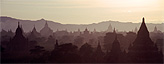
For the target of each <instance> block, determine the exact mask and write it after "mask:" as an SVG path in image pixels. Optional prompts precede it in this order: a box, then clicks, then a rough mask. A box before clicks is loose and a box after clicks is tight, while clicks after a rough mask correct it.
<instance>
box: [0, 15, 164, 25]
mask: <svg viewBox="0 0 164 64" xmlns="http://www.w3.org/2000/svg"><path fill="white" fill-rule="evenodd" d="M0 17H9V18H13V19H17V20H29V19H22V18H16V17H11V16H0ZM142 18H143V17H142ZM41 19H44V18H40V19H38V20H41ZM0 20H1V19H0ZM44 20H46V21H52V22H55V21H54V20H47V19H44ZM29 21H37V20H36V19H35V20H34V19H30V20H29ZM109 21H112V22H121V23H142V21H141V22H128V21H124V22H123V21H118V20H102V21H99V22H95V23H86V24H85V23H84V24H76V23H75V24H73V25H90V24H99V23H102V22H109ZM56 23H60V24H65V25H67V24H72V23H61V22H56ZM145 23H149V24H164V22H162V23H150V22H145Z"/></svg>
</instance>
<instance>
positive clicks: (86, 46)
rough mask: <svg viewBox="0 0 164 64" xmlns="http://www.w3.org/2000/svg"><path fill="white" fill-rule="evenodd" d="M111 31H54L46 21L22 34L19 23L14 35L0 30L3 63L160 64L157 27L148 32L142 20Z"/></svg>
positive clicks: (161, 60) (161, 41)
mask: <svg viewBox="0 0 164 64" xmlns="http://www.w3.org/2000/svg"><path fill="white" fill-rule="evenodd" d="M111 30H112V26H111V24H110V25H109V27H108V32H106V31H105V32H97V31H96V29H94V30H93V32H91V31H89V30H88V29H87V28H86V29H85V30H84V31H83V32H81V31H80V29H78V31H76V32H74V33H73V32H68V31H67V30H62V31H59V30H57V31H56V32H53V31H52V30H51V28H49V27H48V23H47V22H46V23H45V26H44V27H43V29H41V31H40V32H37V29H36V27H35V26H34V27H33V29H32V31H30V32H28V33H25V32H24V31H23V27H22V26H21V25H20V23H19V22H18V26H17V28H16V31H15V33H13V32H12V31H11V30H9V31H5V30H2V31H1V34H2V37H3V38H2V37H1V38H2V41H1V45H0V47H1V57H2V58H1V59H2V63H163V41H164V39H162V37H161V35H162V34H161V32H160V31H159V30H158V29H157V27H155V28H154V31H153V32H150V33H149V31H148V28H147V26H146V23H145V18H144V17H143V18H142V23H141V26H140V28H139V30H138V29H137V28H135V31H129V32H123V33H120V32H119V31H116V29H115V28H114V29H113V32H112V31H111ZM123 34H126V35H123ZM61 35H62V36H61ZM49 48H50V49H49Z"/></svg>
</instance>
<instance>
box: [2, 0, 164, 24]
mask: <svg viewBox="0 0 164 64" xmlns="http://www.w3.org/2000/svg"><path fill="white" fill-rule="evenodd" d="M1 7H2V8H1V9H2V10H1V16H11V17H15V18H20V19H29V20H30V19H32V20H38V19H41V18H45V19H48V20H53V21H55V22H60V23H64V24H89V23H97V22H101V21H107V20H114V21H121V22H140V18H141V17H143V16H144V17H145V18H146V19H147V22H149V23H162V22H163V21H164V19H163V18H164V16H163V15H164V13H163V11H164V0H2V1H1Z"/></svg>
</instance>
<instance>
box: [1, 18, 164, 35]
mask: <svg viewBox="0 0 164 64" xmlns="http://www.w3.org/2000/svg"><path fill="white" fill-rule="evenodd" d="M11 21H13V22H11ZM18 21H19V22H20V23H21V24H22V26H23V29H24V30H25V32H29V31H31V30H32V28H33V27H34V25H35V26H36V29H37V31H40V30H41V29H42V28H43V27H44V24H45V22H46V21H47V22H48V24H49V27H50V28H51V29H52V30H53V31H54V32H55V31H56V30H57V29H58V30H68V31H77V30H78V29H80V30H81V31H83V30H84V29H85V28H88V29H89V30H90V31H93V30H94V29H96V30H97V31H105V30H107V28H108V26H109V24H111V25H112V27H113V28H114V27H115V28H116V29H118V30H119V31H132V30H134V29H135V27H137V28H139V26H140V23H141V22H139V23H133V22H119V21H112V20H109V21H102V22H98V23H92V24H62V23H58V22H54V21H51V20H45V19H43V18H42V19H39V20H22V19H17V18H13V17H8V16H0V22H1V27H2V29H4V30H9V29H11V30H12V31H15V29H16V26H17V22H18ZM146 24H147V25H148V28H149V30H150V31H153V29H154V27H155V26H157V28H159V30H161V31H162V32H163V31H164V29H163V27H164V23H160V24H154V23H146ZM28 25H29V26H28ZM129 26H131V27H129ZM123 27H124V28H123Z"/></svg>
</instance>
